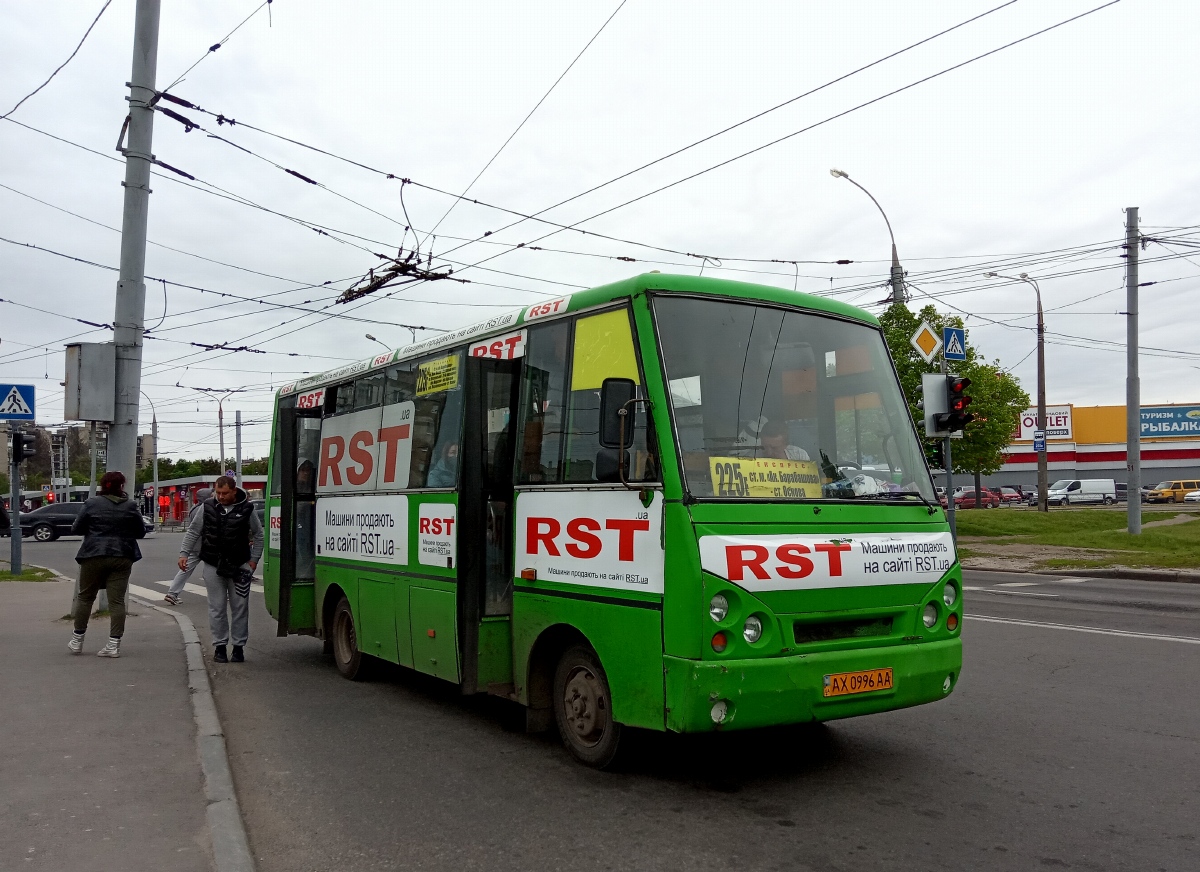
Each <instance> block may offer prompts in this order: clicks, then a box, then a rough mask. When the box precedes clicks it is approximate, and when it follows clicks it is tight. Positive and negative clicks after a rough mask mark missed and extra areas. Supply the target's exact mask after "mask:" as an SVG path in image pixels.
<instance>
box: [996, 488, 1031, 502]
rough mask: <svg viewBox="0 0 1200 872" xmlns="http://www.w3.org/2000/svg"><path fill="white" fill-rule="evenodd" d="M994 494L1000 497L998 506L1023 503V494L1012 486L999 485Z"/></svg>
mask: <svg viewBox="0 0 1200 872" xmlns="http://www.w3.org/2000/svg"><path fill="white" fill-rule="evenodd" d="M995 493H997V494H998V495H999V496H1000V504H1001V505H1004V506H1009V505H1016V504H1017V503H1023V502H1025V494H1024V493H1023V492H1022V491H1021V489H1020V488H1019V487H1017V486H1016V485H1014V484H1005V485H1001V486H1000V488H999V490H997V491H995Z"/></svg>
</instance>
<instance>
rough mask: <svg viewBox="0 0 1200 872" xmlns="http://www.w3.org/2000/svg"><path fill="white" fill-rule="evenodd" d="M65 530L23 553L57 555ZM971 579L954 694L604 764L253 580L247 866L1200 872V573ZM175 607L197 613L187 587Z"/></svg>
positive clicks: (145, 575) (232, 696)
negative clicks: (530, 730) (278, 633)
mask: <svg viewBox="0 0 1200 872" xmlns="http://www.w3.org/2000/svg"><path fill="white" fill-rule="evenodd" d="M177 544H178V539H177V537H176V536H174V535H172V534H160V535H159V536H158V537H156V538H155V539H154V540H148V541H147V542H145V543H144V545H143V551H144V552H145V553H146V555H147V559H146V560H144V561H142V563H140V564H138V566H137V568H136V571H135V576H134V583H135V584H137V585H139V586H142V587H146V588H152V589H155V590H159V591H161V590H163V589H164V588H162V587H160V586H158V585H156V584H154V582H155V581H157V580H165V579H167V578H169V576H170V563H171V560H172V556H173V553H174V549H175V548H176V547H177ZM75 547H76V545H75V543H73V542H71V541H70V540H63V541H61V542H58V543H51V544H49V545H39V544H37V543H30V544H27V548H26V555H27V559H28V560H29V561H30V562H34V563H38V562H41V563H44V564H50V565H54V566H56V567H59V568H61V569H67V570H70V569H71V568H72V564H71V561H70V554H71V553H73V550H74V548H75ZM967 588H968V589H967V597H968V600H967V603H968V608H967V614H968V618H967V620H966V622H965V627H964V635H965V642H966V649H965V660H966V663H965V666H964V671H963V676H962V680H961V682H960V683H959V685H958V689H957V690H956V692H955V694H954V695H953V696H952V697H950V698H949V699H948V700H946V701H944V702H941V703H937V704H934V705H930V706H924V707H922V708H918V709H911V710H908V711H902V712H893V713H889V714H885V715H876V716H873V717H869V718H863V719H857V720H851V721H843V722H837V723H833V724H829V725H826V726H820V727H815V728H792V729H781V730H772V731H768V732H760V733H753V734H744V733H743V734H737V733H734V734H728V735H723V736H701V737H683V738H680V737H666V736H658V735H641V736H638V741H637V742H636V743H635V746H634V748H633V751H634V753H633V754H632V755H630V757H629V759H627V760H626V762H625V763H624V766H623V768H622V770H621V771H619V772H615V773H598V772H593V771H590V770H587V769H584V768H582V767H579V766H577V765H575V764H574V763H572V762H570V761H569V760H568V758H567V756H566V754H565V753H564V752H563V751H562V750H561V748H559V747H558V745H557V742H556V740H554V739H552V738H551V737H539V736H529V735H525V734H524V733H521V732H517V731H513V730H510V729H508V726H509V724H511V722H512V720H513V719H512V718H511V714H512V711H511V709H509V708H507V707H506V704H504V703H501V702H500V701H497V700H489V699H471V700H464V699H462V698H461V697H459V696H457V695H455V694H454V693H453V692H452V690H450V689H448V688H446V687H444V686H442V685H441V684H439V683H437V682H434V681H432V680H427V679H425V678H424V677H421V676H416V675H414V674H412V673H409V672H407V671H405V670H402V669H399V668H387V669H381V670H379V672H378V675H377V676H376V678H375V679H374V680H373V681H370V682H366V683H351V682H347V681H344V680H343V679H341V678H340V677H338V675H337V673H336V672H335V670H334V669H333V667H332V665H330V664H329V663H327V662H325V661H324V660H323V659H322V657H321V645H320V643H319V642H316V641H315V640H312V639H306V638H295V637H293V638H286V639H277V638H275V636H274V623H273V622H272V621H271V619H270V617H269V616H268V615H267V614H266V612H265V610H264V609H263V606H262V596H261V594H257V593H256V594H253V595H252V596H253V598H254V607H253V610H252V618H251V639H250V645H249V650H248V658H249V662H248V663H246V664H245V665H244V666H234V665H233V664H230V665H229V666H227V667H221V668H220V669H215V670H214V671H215V679H214V690H215V692H216V694H217V700H218V704H219V706H220V709H221V714H222V718H223V720H224V723H225V729H226V733H227V736H228V741H229V747H230V753H231V757H232V764H233V770H234V775H235V778H236V781H237V788H238V792H239V795H240V798H241V801H242V807H243V809H244V812H245V814H246V819H247V826H248V829H249V833H250V839H251V843H252V846H253V848H254V851H255V854H256V855H257V856H258V857H259V858H260V859H259V865H260V869H261V870H262V872H275V870H294V869H314V870H315V869H320V870H324V869H339V870H358V869H364V870H375V869H381V870H382V869H454V870H475V869H479V870H485V869H486V870H505V869H530V868H539V869H621V870H626V869H629V870H634V869H647V870H649V869H654V870H676V869H680V870H683V869H687V870H691V869H699V868H704V869H735V870H738V872H746V870H758V869H781V870H783V869H786V870H805V869H812V870H864V869H871V870H875V869H881V870H882V869H887V870H891V869H895V870H913V869H947V870H962V869H972V870H976V869H979V870H992V869H995V870H1028V869H1043V868H1050V869H1053V868H1062V869H1066V868H1076V869H1091V870H1099V869H1103V870H1120V869H1128V870H1157V869H1163V870H1195V869H1198V868H1200V844H1198V841H1200V827H1198V826H1197V821H1198V820H1200V786H1198V784H1197V780H1198V779H1197V774H1198V773H1200V693H1197V691H1196V688H1197V687H1200V585H1186V584H1166V583H1163V584H1156V583H1146V582H1123V581H1114V580H1092V579H1083V580H1081V579H1063V578H1056V577H1047V576H1016V575H1012V574H1004V573H984V572H970V573H968V575H967ZM183 608H184V610H185V611H187V612H188V614H189V615H191V617H192V618H193V620H194V621H195V622H196V624H197V627H199V628H203V627H204V626H205V625H206V621H205V613H204V605H203V600H202V598H201V597H200V596H198V595H195V594H188V595H186V596H185V603H184V606H183ZM201 632H202V634H203V632H204V631H203V629H202V630H201Z"/></svg>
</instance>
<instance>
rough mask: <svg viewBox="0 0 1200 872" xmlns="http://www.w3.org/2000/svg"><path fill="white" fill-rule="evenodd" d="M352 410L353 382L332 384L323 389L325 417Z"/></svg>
mask: <svg viewBox="0 0 1200 872" xmlns="http://www.w3.org/2000/svg"><path fill="white" fill-rule="evenodd" d="M353 411H354V382H346V383H345V384H340V385H334V386H333V387H330V388H327V389H326V391H325V417H327V418H328V417H329V416H331V415H346V414H349V413H350V412H353Z"/></svg>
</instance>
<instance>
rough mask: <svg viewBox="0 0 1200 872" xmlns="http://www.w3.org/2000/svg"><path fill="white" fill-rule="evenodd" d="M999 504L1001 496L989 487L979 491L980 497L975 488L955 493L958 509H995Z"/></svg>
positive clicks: (955, 504) (955, 503)
mask: <svg viewBox="0 0 1200 872" xmlns="http://www.w3.org/2000/svg"><path fill="white" fill-rule="evenodd" d="M999 505H1000V497H999V496H998V495H997V494H995V493H994V492H992V491H990V490H988V489H987V488H984V489H983V490H982V491H980V492H979V496H978V498H977V497H976V494H975V488H971V489H970V490H964V491H961V492H959V493H956V494H955V495H954V508H956V509H977V508H984V509H994V508H996V507H997V506H999Z"/></svg>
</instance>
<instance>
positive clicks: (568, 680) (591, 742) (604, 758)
mask: <svg viewBox="0 0 1200 872" xmlns="http://www.w3.org/2000/svg"><path fill="white" fill-rule="evenodd" d="M552 693H553V701H554V720H555V721H556V722H557V724H558V732H559V735H561V736H562V740H563V744H564V745H565V746H566V747H567V750H568V751H570V752H571V755H572V756H573V757H574V758H575V759H576V760H578V761H579V762H580V763H583V764H584V765H586V766H592V767H594V768H596V769H604V768H606V767H607V766H609V765H610V764H611V763H612V762H613V759H614V758H615V757H616V756H617V746H618V745H619V743H620V740H621V725H620V724H618V723H617V722H616V721H614V720H613V716H612V695H611V693H610V692H609V688H608V677H607V676H606V675H605V674H604V667H602V666H601V665H600V658H598V657H597V656H596V652H595V651H593V650H592V649H591V648H588V647H585V646H583V645H576V646H574V647H571V648H568V649H567V651H566V652H564V653H563V655H562V657H561V658H560V659H559V661H558V668H557V669H555V671H554V689H553V691H552Z"/></svg>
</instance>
